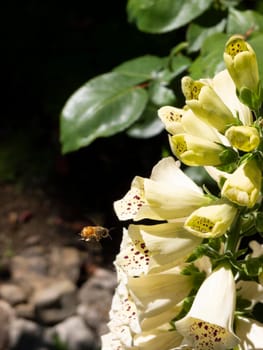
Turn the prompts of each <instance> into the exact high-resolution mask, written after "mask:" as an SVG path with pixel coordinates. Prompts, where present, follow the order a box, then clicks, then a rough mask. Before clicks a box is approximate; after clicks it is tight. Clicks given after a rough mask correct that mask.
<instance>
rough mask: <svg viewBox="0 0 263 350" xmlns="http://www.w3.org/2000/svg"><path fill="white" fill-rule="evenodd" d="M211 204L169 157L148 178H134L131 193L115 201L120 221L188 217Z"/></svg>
mask: <svg viewBox="0 0 263 350" xmlns="http://www.w3.org/2000/svg"><path fill="white" fill-rule="evenodd" d="M210 202H211V199H210V198H208V196H206V195H205V194H204V193H203V191H202V189H201V188H200V187H199V186H197V185H196V184H195V183H194V182H193V181H192V180H191V179H190V178H189V177H188V176H187V175H185V174H184V172H183V171H182V170H181V169H180V168H179V164H178V163H177V162H175V160H174V159H173V158H172V157H166V158H163V159H162V160H161V161H160V162H158V163H157V164H156V165H155V167H154V168H153V170H152V174H151V176H150V178H149V179H148V178H141V177H138V176H137V177H135V179H134V180H133V182H132V185H131V189H130V191H129V192H128V193H127V194H126V195H125V196H124V197H123V198H122V199H121V200H118V201H116V202H114V209H115V212H116V214H117V216H118V218H119V219H120V220H129V219H133V220H135V221H138V220H141V219H144V218H148V219H154V220H171V219H175V218H182V217H186V216H187V215H189V214H190V213H191V212H192V211H193V210H194V209H196V208H198V207H199V206H201V205H205V204H208V203H210Z"/></svg>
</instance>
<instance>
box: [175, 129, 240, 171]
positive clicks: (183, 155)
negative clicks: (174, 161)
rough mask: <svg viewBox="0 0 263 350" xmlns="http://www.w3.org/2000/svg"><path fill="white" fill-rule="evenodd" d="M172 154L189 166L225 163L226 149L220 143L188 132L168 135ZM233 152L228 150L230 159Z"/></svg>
mask: <svg viewBox="0 0 263 350" xmlns="http://www.w3.org/2000/svg"><path fill="white" fill-rule="evenodd" d="M169 141H170V147H171V150H172V152H173V154H174V155H175V156H176V157H177V158H178V159H179V160H181V161H182V162H183V163H184V164H186V165H189V166H202V165H214V166H219V165H222V164H225V163H226V159H227V160H228V158H226V159H225V157H224V156H226V149H225V147H223V146H222V145H220V144H218V143H215V142H212V141H209V140H206V139H205V138H201V137H197V136H192V135H189V134H177V135H174V136H170V137H169ZM233 155H234V152H232V151H231V152H230V153H229V156H230V159H229V161H228V162H230V161H232V156H233Z"/></svg>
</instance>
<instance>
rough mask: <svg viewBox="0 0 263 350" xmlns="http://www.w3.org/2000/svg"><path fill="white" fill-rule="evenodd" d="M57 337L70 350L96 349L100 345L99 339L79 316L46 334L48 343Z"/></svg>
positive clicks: (58, 325)
mask: <svg viewBox="0 0 263 350" xmlns="http://www.w3.org/2000/svg"><path fill="white" fill-rule="evenodd" d="M56 337H57V339H59V341H60V342H62V344H66V346H67V349H68V350H88V349H95V348H97V345H98V339H96V337H95V335H94V334H93V332H92V331H91V330H90V329H89V328H88V327H87V326H86V324H85V322H84V321H83V320H82V318H81V317H79V316H72V317H70V318H68V319H67V320H65V321H64V322H61V323H59V324H57V325H56V326H54V327H52V328H51V329H49V330H48V331H47V332H46V339H47V341H49V342H52V340H53V341H54V339H55V338H56Z"/></svg>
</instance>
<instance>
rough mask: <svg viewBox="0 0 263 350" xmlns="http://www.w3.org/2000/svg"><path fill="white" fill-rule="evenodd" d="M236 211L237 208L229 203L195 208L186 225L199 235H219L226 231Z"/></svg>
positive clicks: (204, 236) (206, 236)
mask: <svg viewBox="0 0 263 350" xmlns="http://www.w3.org/2000/svg"><path fill="white" fill-rule="evenodd" d="M236 213H237V209H236V208H235V207H233V206H231V205H229V204H227V203H218V204H211V205H209V206H206V207H201V208H199V209H197V210H195V211H194V212H193V213H192V214H191V215H190V216H189V217H188V218H187V219H186V221H185V224H184V227H185V228H186V229H187V230H188V231H189V232H191V233H192V234H194V235H197V236H198V237H203V238H209V237H213V238H214V237H219V236H222V235H223V234H225V233H226V231H227V229H228V228H229V227H230V225H231V224H232V222H233V220H234V218H235V216H236Z"/></svg>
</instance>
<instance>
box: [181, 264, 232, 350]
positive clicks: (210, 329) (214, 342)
mask: <svg viewBox="0 0 263 350" xmlns="http://www.w3.org/2000/svg"><path fill="white" fill-rule="evenodd" d="M235 299H236V296H235V282H234V277H233V274H232V272H231V270H230V269H229V268H227V267H221V268H218V269H216V270H215V271H213V272H212V273H211V275H210V276H208V277H207V278H206V279H205V281H204V282H203V283H202V285H201V287H200V288H199V290H198V292H197V294H196V297H195V299H194V302H193V304H192V307H191V309H190V311H189V312H188V314H187V315H186V316H185V317H184V318H182V319H181V320H179V321H176V322H175V326H176V329H177V331H178V332H179V333H181V334H182V335H183V336H184V342H183V344H184V345H186V346H189V347H193V348H194V349H195V350H227V349H231V348H233V347H234V346H236V345H237V344H238V343H239V339H238V337H237V336H236V335H235V334H234V332H233V317H234V310H235Z"/></svg>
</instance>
